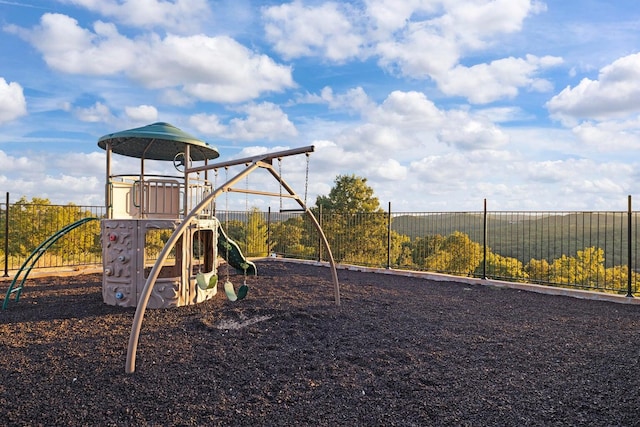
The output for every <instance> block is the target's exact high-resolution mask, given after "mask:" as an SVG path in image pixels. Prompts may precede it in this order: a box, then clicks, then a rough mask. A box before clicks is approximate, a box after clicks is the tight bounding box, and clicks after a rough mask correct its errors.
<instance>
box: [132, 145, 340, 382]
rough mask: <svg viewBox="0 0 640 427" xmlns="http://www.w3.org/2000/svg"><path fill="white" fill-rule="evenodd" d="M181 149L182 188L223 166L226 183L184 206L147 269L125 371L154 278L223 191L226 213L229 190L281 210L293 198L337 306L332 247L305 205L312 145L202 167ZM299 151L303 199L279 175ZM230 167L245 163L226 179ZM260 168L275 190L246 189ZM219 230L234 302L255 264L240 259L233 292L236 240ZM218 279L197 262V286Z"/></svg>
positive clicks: (207, 286) (244, 290)
mask: <svg viewBox="0 0 640 427" xmlns="http://www.w3.org/2000/svg"><path fill="white" fill-rule="evenodd" d="M183 148H184V152H183V153H180V154H181V155H182V157H181V158H180V159H177V155H176V158H174V164H176V163H178V164H180V165H182V166H183V167H184V181H185V184H184V187H185V188H189V180H190V175H191V174H199V173H201V172H204V173H205V176H206V174H207V173H208V171H211V170H213V171H214V172H215V174H216V175H215V176H216V179H217V176H218V170H220V169H222V168H224V169H225V171H226V172H225V179H226V182H224V183H223V184H221V185H220V186H217V183H216V187H215V188H214V189H213V190H212V191H211V192H210V193H208V194H206V195H203V197H202V200H200V202H199V203H197V204H196V205H195V206H194V207H193V209H191V210H190V212H189V213H188V214H187V213H186V209H185V216H184V218H183V219H182V220H181V222H180V223H179V224H176V226H175V229H174V231H173V233H172V234H171V236H170V237H169V238H168V240H167V241H166V243H165V245H164V248H163V249H162V251H161V252H160V253H159V255H158V257H157V259H156V261H155V264H154V265H153V267H152V268H151V270H150V272H149V273H148V276H147V277H146V281H145V284H144V287H143V288H142V291H141V292H140V295H139V296H138V303H137V306H136V312H135V316H134V319H133V325H132V328H131V334H130V337H129V344H128V347H127V360H126V366H125V371H126V372H127V373H133V372H134V371H135V360H136V352H137V347H138V341H139V337H140V330H141V328H142V321H143V319H144V313H145V311H146V309H147V305H148V303H149V298H150V296H151V293H152V290H153V287H154V285H155V283H156V281H157V280H158V277H159V276H160V272H161V270H162V266H163V265H164V263H165V262H166V260H167V258H168V257H169V255H170V253H171V251H172V250H174V248H175V247H176V244H177V243H178V242H179V241H180V239H181V236H182V235H183V234H184V233H185V231H186V230H187V229H188V227H190V226H191V224H193V223H197V219H198V217H199V215H200V214H201V213H202V212H205V211H207V210H209V209H210V208H211V206H212V205H213V203H215V201H216V199H217V198H218V197H219V196H220V195H221V194H222V193H224V194H225V201H226V204H227V206H226V207H227V209H226V215H228V194H229V193H231V192H236V193H244V194H246V195H247V197H248V195H249V194H254V195H260V196H271V197H279V198H280V207H281V210H282V200H283V198H290V199H292V200H294V201H295V202H296V203H297V204H298V205H299V206H300V209H299V210H298V211H300V212H304V213H305V215H307V217H308V218H309V219H310V220H311V222H312V223H313V225H314V227H315V228H316V230H317V232H318V234H319V236H320V240H321V242H322V244H323V247H324V250H325V251H326V253H325V254H326V256H327V258H328V260H329V264H330V269H331V275H332V281H333V287H334V301H335V304H336V305H338V306H339V305H340V285H339V282H338V275H337V270H336V264H335V261H334V258H333V255H332V253H331V249H330V247H329V242H328V240H327V238H326V236H325V234H324V232H323V230H322V227H321V226H320V223H319V222H318V220H317V219H316V217H315V216H314V215H313V213H312V212H311V210H310V209H309V208H308V207H307V204H306V198H307V186H308V174H309V155H310V153H312V152H313V151H314V146H312V145H311V146H307V147H301V148H295V149H291V150H284V151H278V152H272V153H266V154H260V155H256V156H251V157H245V158H241V159H237V160H231V161H226V162H219V163H214V164H206V163H205V165H204V166H193V165H192V164H191V146H190V145H189V144H184V147H183ZM300 154H305V155H306V156H307V171H306V182H305V194H304V199H302V198H301V197H300V196H299V195H298V194H297V193H296V192H295V191H294V189H293V188H292V187H291V186H290V185H289V184H288V183H287V182H286V181H285V180H284V179H283V177H282V158H284V157H289V156H295V155H300ZM274 160H277V161H278V168H277V170H276V167H275V166H274ZM232 166H244V169H242V170H241V171H240V172H238V173H237V174H236V175H235V176H233V177H231V178H229V177H228V168H229V167H232ZM259 169H264V170H266V171H268V172H269V173H270V174H271V175H272V176H273V177H274V178H275V179H276V181H278V184H279V192H278V193H274V192H268V191H261V190H257V189H250V188H249V186H248V177H249V175H250V174H251V173H252V172H254V171H256V170H259ZM243 178H245V179H246V180H247V185H246V187H245V188H240V187H239V186H237V184H238V183H239V182H241V180H242V179H243ZM283 190H285V191H286V193H284V192H283ZM247 200H248V199H247ZM247 203H248V202H247ZM185 206H186V204H185ZM213 206H215V205H213ZM283 211H284V210H283ZM227 224H228V217H227ZM219 233H220V235H219V236H218V244H219V246H218V247H219V248H220V245H221V244H220V242H221V241H223V242H224V250H225V251H226V255H227V256H226V259H227V266H226V268H227V270H226V271H227V274H226V278H225V283H224V290H225V294H226V295H227V298H228V299H229V300H231V301H237V300H240V299H242V298H244V297H245V296H246V295H247V292H248V290H249V287H248V285H247V282H246V277H247V274H248V273H249V272H250V271H251V272H253V273H254V274H255V273H256V270H255V265H253V263H251V262H250V261H247V260H244V262H241V263H236V265H235V266H236V267H237V266H239V267H240V268H241V269H242V270H243V272H244V282H243V284H242V286H240V287H239V288H238V291H237V292H236V290H235V288H234V285H233V284H232V283H231V281H230V279H229V267H230V266H229V264H232V263H233V257H232V256H231V252H232V251H231V248H232V243H235V242H232V241H231V240H230V239H228V237H227V236H226V235H225V233H224V230H222V228H221V227H220V228H219ZM198 250H200V249H198ZM217 281H218V277H217V275H216V276H215V278H214V275H213V274H211V273H209V274H208V275H207V274H206V273H205V272H203V271H202V269H201V268H200V263H199V264H198V273H197V274H196V283H197V286H198V287H199V288H200V289H207V290H212V292H215V291H213V289H214V288H216V287H217Z"/></svg>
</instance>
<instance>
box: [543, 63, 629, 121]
mask: <svg viewBox="0 0 640 427" xmlns="http://www.w3.org/2000/svg"><path fill="white" fill-rule="evenodd" d="M638 99H640V53H635V54H633V55H628V56H625V57H622V58H620V59H618V60H616V61H614V62H613V63H611V64H610V65H607V66H606V67H603V68H602V69H601V70H600V73H599V75H598V79H597V80H591V79H588V78H585V79H583V80H582V81H581V82H580V83H579V84H578V85H577V86H576V87H574V88H572V87H570V86H569V87H566V88H565V89H564V90H563V91H562V92H560V93H559V94H558V95H556V96H554V97H553V98H551V100H549V102H548V103H547V108H548V109H549V112H550V113H551V114H552V116H554V117H556V118H558V119H560V120H563V121H564V122H565V123H572V122H573V123H575V121H576V120H579V119H596V120H604V119H608V118H616V117H626V116H628V115H630V114H638V113H640V104H639V103H638Z"/></svg>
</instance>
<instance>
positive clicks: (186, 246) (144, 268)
mask: <svg viewBox="0 0 640 427" xmlns="http://www.w3.org/2000/svg"><path fill="white" fill-rule="evenodd" d="M178 221H179V220H163V219H105V220H102V222H101V227H102V240H103V241H102V251H103V254H102V256H103V268H104V273H103V283H102V296H103V300H104V302H105V303H106V304H110V305H118V306H123V307H135V306H137V304H138V301H139V299H140V295H141V293H142V290H143V288H144V285H145V283H146V280H147V277H148V276H149V273H150V271H151V268H152V267H153V265H154V264H155V261H156V260H157V258H158V255H159V254H160V252H161V251H162V249H163V247H164V244H165V243H166V241H167V240H168V238H169V237H170V236H171V234H172V233H173V231H174V230H175V229H176V227H177V226H178V224H179V222H178ZM218 226H219V223H218V221H217V219H215V218H210V219H197V220H194V222H193V224H191V225H190V226H189V227H188V228H187V229H186V231H185V232H184V234H183V236H182V237H181V238H180V239H179V240H178V242H177V243H176V245H175V247H174V249H173V250H172V251H171V253H170V254H169V256H168V258H167V260H166V261H165V263H164V264H163V265H162V267H161V270H160V274H159V276H158V279H157V280H156V283H155V285H154V287H153V291H152V293H151V297H150V299H149V303H148V305H147V306H148V307H149V308H164V307H176V306H183V305H190V304H196V303H199V302H202V301H205V300H207V299H209V298H211V297H213V295H215V288H213V289H207V288H203V287H200V286H198V284H197V281H196V275H197V274H198V273H213V274H216V259H217V244H216V243H217V240H218Z"/></svg>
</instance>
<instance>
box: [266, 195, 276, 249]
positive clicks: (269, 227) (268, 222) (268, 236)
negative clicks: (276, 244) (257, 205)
mask: <svg viewBox="0 0 640 427" xmlns="http://www.w3.org/2000/svg"><path fill="white" fill-rule="evenodd" d="M271 249H272V248H271V206H269V210H268V211H267V256H271V253H272V252H271ZM273 249H275V248H273Z"/></svg>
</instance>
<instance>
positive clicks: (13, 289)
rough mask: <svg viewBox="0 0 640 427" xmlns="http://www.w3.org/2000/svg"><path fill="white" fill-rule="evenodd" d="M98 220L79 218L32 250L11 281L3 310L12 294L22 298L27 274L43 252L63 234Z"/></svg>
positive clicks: (16, 297)
mask: <svg viewBox="0 0 640 427" xmlns="http://www.w3.org/2000/svg"><path fill="white" fill-rule="evenodd" d="M97 220H98V218H95V217H86V218H82V219H79V220H78V221H76V222H73V223H71V224H69V225H67V226H65V227H63V228H61V229H60V230H58V231H57V232H56V233H55V234H52V235H51V236H49V237H48V238H47V240H45V241H44V242H42V243H41V244H40V246H38V247H37V248H36V249H35V250H34V251H33V252H31V255H29V257H28V258H27V259H26V260H25V261H24V262H23V263H22V266H21V267H20V269H19V270H18V272H17V273H16V275H15V276H14V278H13V280H12V281H11V285H10V286H9V289H8V290H7V295H6V296H5V297H4V303H3V304H2V309H3V310H6V309H7V307H8V305H9V299H10V298H11V295H12V294H14V295H15V300H16V302H18V300H19V299H20V294H22V290H23V289H24V282H25V281H26V280H27V276H29V273H30V272H31V270H32V269H33V267H34V266H35V265H36V263H37V262H38V260H39V259H40V257H41V256H42V254H44V253H45V252H46V251H47V249H49V248H50V247H51V246H52V245H53V244H54V243H55V242H56V241H57V240H58V239H60V238H61V237H62V236H64V235H65V234H67V233H68V232H70V231H71V230H73V229H74V228H78V227H80V226H81V225H83V224H85V223H87V222H89V221H97ZM23 272H24V276H23V277H22V280H20V284H19V285H18V286H15V285H16V282H17V281H18V279H19V278H20V275H21V274H22V273H23Z"/></svg>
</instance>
